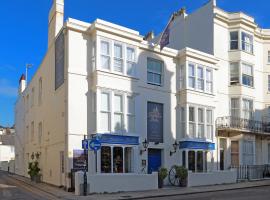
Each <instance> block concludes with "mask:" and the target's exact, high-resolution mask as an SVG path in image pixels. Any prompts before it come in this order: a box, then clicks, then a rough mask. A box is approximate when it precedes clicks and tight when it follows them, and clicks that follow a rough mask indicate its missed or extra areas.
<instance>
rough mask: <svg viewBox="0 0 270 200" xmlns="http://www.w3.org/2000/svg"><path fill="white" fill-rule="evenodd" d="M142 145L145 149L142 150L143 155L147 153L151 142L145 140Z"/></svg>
mask: <svg viewBox="0 0 270 200" xmlns="http://www.w3.org/2000/svg"><path fill="white" fill-rule="evenodd" d="M142 145H143V148H144V149H141V150H140V154H141V155H142V154H143V152H145V151H146V150H147V148H148V145H149V142H148V141H147V140H146V139H145V140H144V141H143V142H142Z"/></svg>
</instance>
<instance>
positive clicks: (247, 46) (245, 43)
mask: <svg viewBox="0 0 270 200" xmlns="http://www.w3.org/2000/svg"><path fill="white" fill-rule="evenodd" d="M240 33H241V46H240V47H239V32H238V31H232V32H230V50H239V49H240V48H241V50H243V51H246V52H248V53H253V36H252V35H250V34H248V33H246V32H240Z"/></svg>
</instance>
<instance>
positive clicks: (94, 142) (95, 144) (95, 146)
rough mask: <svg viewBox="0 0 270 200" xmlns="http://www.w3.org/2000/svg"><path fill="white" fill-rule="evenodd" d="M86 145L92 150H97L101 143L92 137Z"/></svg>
mask: <svg viewBox="0 0 270 200" xmlns="http://www.w3.org/2000/svg"><path fill="white" fill-rule="evenodd" d="M88 147H89V148H90V150H92V151H98V150H99V149H100V148H101V143H100V142H99V141H98V140H96V139H93V140H90V142H89V143H88Z"/></svg>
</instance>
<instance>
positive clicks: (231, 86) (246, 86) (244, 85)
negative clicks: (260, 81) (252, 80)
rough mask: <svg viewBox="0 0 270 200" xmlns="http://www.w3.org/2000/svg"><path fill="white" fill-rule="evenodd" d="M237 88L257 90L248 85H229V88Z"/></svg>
mask: <svg viewBox="0 0 270 200" xmlns="http://www.w3.org/2000/svg"><path fill="white" fill-rule="evenodd" d="M235 86H238V87H246V88H249V89H255V87H254V86H248V85H243V84H237V85H229V87H235Z"/></svg>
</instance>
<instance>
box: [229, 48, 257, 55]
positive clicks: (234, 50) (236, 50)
mask: <svg viewBox="0 0 270 200" xmlns="http://www.w3.org/2000/svg"><path fill="white" fill-rule="evenodd" d="M238 51H241V52H244V53H247V54H249V55H251V56H255V54H254V53H250V52H248V51H245V50H242V49H229V51H228V52H229V53H232V52H238Z"/></svg>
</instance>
